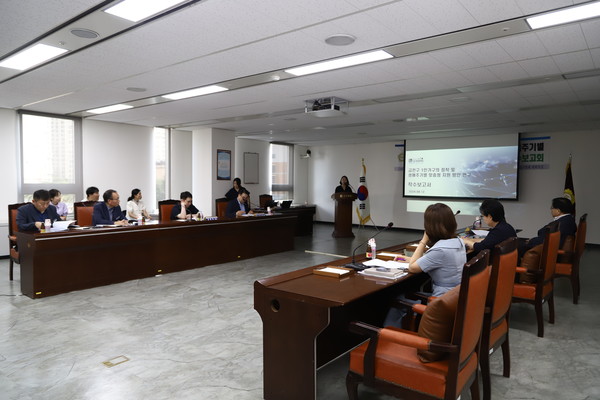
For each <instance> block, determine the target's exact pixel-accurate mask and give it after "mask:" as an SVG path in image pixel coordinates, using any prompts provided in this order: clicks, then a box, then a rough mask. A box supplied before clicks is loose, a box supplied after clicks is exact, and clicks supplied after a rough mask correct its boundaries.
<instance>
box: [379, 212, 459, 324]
mask: <svg viewBox="0 0 600 400" xmlns="http://www.w3.org/2000/svg"><path fill="white" fill-rule="evenodd" d="M423 222H424V223H423V225H424V228H425V232H424V233H423V238H422V239H421V241H419V245H418V246H417V249H416V250H415V252H414V254H413V255H412V257H411V258H410V260H409V261H408V263H409V264H408V271H409V272H412V273H420V272H426V273H428V274H429V276H430V277H431V283H432V287H433V293H432V294H431V295H432V296H441V295H442V294H444V293H446V292H447V291H449V290H451V289H452V288H454V287H456V286H458V285H459V284H460V279H461V276H462V269H463V266H464V265H465V263H466V262H467V255H466V249H465V245H464V243H463V242H462V240H460V239H459V238H458V237H457V236H456V218H454V213H453V212H452V210H451V209H450V207H448V206H447V205H446V204H443V203H436V204H432V205H430V206H429V207H427V209H426V210H425V215H424V221H423ZM426 246H429V249H428V250H426ZM401 298H403V300H404V301H408V302H414V301H412V300H408V299H406V298H405V297H404V296H401ZM405 314H406V311H405V310H401V309H397V308H392V309H390V311H389V313H388V315H387V317H386V320H385V323H384V326H397V327H400V326H401V321H402V318H403V317H404V315H405Z"/></svg>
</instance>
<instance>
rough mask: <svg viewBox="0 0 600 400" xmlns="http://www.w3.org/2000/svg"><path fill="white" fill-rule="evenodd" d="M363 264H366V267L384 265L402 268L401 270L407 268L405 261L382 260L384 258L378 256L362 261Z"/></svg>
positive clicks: (385, 266)
mask: <svg viewBox="0 0 600 400" xmlns="http://www.w3.org/2000/svg"><path fill="white" fill-rule="evenodd" d="M363 264H364V265H366V266H367V267H384V268H393V269H402V270H406V269H408V263H406V262H399V261H384V260H380V259H378V258H376V259H374V260H369V261H365V262H363Z"/></svg>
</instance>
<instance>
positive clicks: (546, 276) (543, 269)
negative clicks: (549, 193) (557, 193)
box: [512, 221, 560, 337]
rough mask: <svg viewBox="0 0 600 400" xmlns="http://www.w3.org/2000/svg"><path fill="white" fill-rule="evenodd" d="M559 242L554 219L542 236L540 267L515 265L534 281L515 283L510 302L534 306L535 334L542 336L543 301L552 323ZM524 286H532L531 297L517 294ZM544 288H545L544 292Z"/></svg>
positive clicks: (518, 271) (520, 271)
mask: <svg viewBox="0 0 600 400" xmlns="http://www.w3.org/2000/svg"><path fill="white" fill-rule="evenodd" d="M559 244H560V231H559V230H558V222H557V221H555V222H553V223H552V224H550V226H549V229H548V231H547V232H546V236H545V237H544V244H543V250H542V257H541V260H540V269H538V270H536V271H532V270H528V269H526V268H524V267H517V273H523V274H524V273H529V274H533V276H534V277H535V283H533V284H529V283H515V287H514V291H513V298H512V302H513V303H528V304H532V305H533V306H534V308H535V315H536V319H537V326H538V334H537V335H538V336H539V337H544V310H543V308H542V306H543V304H544V303H545V302H547V303H548V311H549V317H548V322H549V323H551V324H553V323H554V272H555V268H556V258H557V255H558V246H559ZM526 286H529V287H531V286H534V290H535V293H534V296H533V298H529V297H521V296H519V295H518V293H519V292H520V291H521V290H522V289H526V288H525V287H526ZM544 289H546V293H545V294H544Z"/></svg>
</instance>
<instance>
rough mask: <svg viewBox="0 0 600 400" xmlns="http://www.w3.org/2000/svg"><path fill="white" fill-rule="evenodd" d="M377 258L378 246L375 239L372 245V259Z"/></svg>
mask: <svg viewBox="0 0 600 400" xmlns="http://www.w3.org/2000/svg"><path fill="white" fill-rule="evenodd" d="M376 258H377V245H376V244H375V239H373V244H372V245H371V259H373V260H374V259H376Z"/></svg>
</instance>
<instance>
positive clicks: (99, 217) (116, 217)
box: [92, 189, 128, 225]
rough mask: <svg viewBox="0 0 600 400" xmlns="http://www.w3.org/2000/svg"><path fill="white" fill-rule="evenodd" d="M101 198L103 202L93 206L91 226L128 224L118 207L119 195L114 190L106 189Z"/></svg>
mask: <svg viewBox="0 0 600 400" xmlns="http://www.w3.org/2000/svg"><path fill="white" fill-rule="evenodd" d="M102 198H103V199H104V202H102V203H98V204H96V205H95V206H94V214H92V225H127V224H128V222H127V220H126V219H125V217H124V216H123V212H122V211H121V206H120V205H119V193H117V191H116V190H112V189H108V190H107V191H106V192H104V194H103V195H102Z"/></svg>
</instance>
